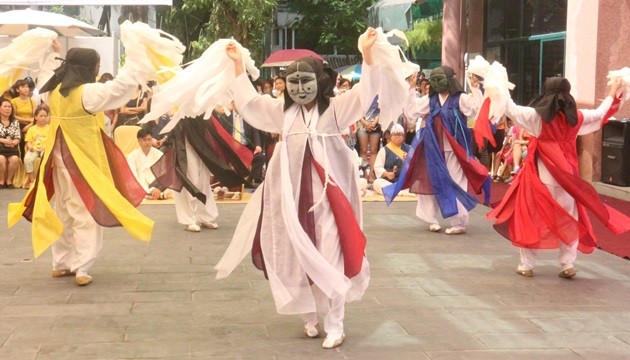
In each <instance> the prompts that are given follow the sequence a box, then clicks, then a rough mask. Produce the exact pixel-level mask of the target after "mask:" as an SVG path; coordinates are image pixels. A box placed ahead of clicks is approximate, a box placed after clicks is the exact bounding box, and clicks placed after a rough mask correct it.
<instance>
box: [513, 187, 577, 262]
mask: <svg viewBox="0 0 630 360" xmlns="http://www.w3.org/2000/svg"><path fill="white" fill-rule="evenodd" d="M545 186H547V188H548V189H549V191H550V192H551V196H552V197H553V198H554V199H556V201H557V202H558V204H560V206H562V207H563V208H564V209H565V210H566V211H567V212H569V214H571V216H573V217H574V218H576V219H577V206H576V204H575V199H573V197H571V195H569V194H568V193H567V192H566V191H564V189H562V187H560V186H558V185H548V184H545ZM577 247H578V240H577V239H576V240H575V241H574V242H572V243H571V244H570V245H567V244H565V243H563V242H562V241H560V243H559V244H558V248H559V251H560V253H559V254H558V262H559V263H560V271H564V270H566V269H570V268H572V267H573V263H574V262H575V259H576V258H577ZM519 253H520V255H521V264H520V265H519V269H520V270H529V269H533V268H534V266H536V254H537V250H536V249H526V248H519Z"/></svg>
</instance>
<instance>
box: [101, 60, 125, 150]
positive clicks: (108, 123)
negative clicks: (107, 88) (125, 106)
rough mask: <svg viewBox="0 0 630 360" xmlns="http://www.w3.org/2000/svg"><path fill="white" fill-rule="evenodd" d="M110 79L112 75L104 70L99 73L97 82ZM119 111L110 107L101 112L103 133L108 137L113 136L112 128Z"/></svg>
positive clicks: (112, 77)
mask: <svg viewBox="0 0 630 360" xmlns="http://www.w3.org/2000/svg"><path fill="white" fill-rule="evenodd" d="M111 80H114V75H112V74H110V73H107V72H106V73H103V75H101V77H100V78H99V79H98V82H99V83H101V84H104V83H106V82H108V81H111ZM119 112H120V109H110V110H105V111H104V112H103V113H104V114H105V133H106V134H107V136H109V137H110V138H113V137H114V128H115V127H116V124H117V123H118V113H119Z"/></svg>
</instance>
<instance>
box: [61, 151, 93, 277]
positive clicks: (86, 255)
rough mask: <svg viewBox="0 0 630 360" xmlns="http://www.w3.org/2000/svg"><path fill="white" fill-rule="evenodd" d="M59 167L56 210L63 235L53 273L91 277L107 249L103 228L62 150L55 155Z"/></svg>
mask: <svg viewBox="0 0 630 360" xmlns="http://www.w3.org/2000/svg"><path fill="white" fill-rule="evenodd" d="M52 156H53V159H54V162H55V165H54V167H53V181H54V187H55V195H54V196H53V199H52V201H53V206H54V208H55V212H56V213H57V215H58V216H59V218H60V219H61V221H62V222H63V233H62V234H61V237H60V238H59V240H57V241H56V242H55V243H53V245H52V257H53V259H52V265H53V269H59V270H68V269H69V270H71V271H76V272H79V273H83V272H85V273H87V272H88V270H89V269H90V268H91V267H92V265H94V261H95V260H96V257H97V256H98V254H99V252H100V251H101V248H102V247H103V228H102V227H101V226H100V225H98V224H97V223H96V221H94V218H93V217H92V215H91V214H90V213H89V212H88V210H87V209H86V207H85V204H84V203H83V200H81V197H80V196H79V193H78V192H77V189H76V188H75V186H74V184H73V182H72V179H71V178H70V174H69V173H68V170H67V169H66V168H65V166H64V165H63V161H62V159H61V151H60V149H59V148H58V146H56V147H55V149H54V150H53V153H52Z"/></svg>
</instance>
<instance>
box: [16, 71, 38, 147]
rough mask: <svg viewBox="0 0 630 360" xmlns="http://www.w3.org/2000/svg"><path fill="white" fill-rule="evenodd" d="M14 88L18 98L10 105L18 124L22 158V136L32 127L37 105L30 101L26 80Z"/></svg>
mask: <svg viewBox="0 0 630 360" xmlns="http://www.w3.org/2000/svg"><path fill="white" fill-rule="evenodd" d="M15 88H16V90H17V95H18V96H17V97H15V98H13V99H12V100H11V104H13V108H14V109H15V119H16V120H17V121H18V122H19V123H20V131H21V134H22V137H21V140H20V154H21V156H22V157H24V134H25V133H26V132H27V131H28V129H29V128H30V127H31V126H32V125H33V118H34V113H35V108H36V107H37V105H36V104H35V101H34V100H33V99H31V88H30V87H29V81H28V80H25V79H22V80H18V81H17V82H16V84H15Z"/></svg>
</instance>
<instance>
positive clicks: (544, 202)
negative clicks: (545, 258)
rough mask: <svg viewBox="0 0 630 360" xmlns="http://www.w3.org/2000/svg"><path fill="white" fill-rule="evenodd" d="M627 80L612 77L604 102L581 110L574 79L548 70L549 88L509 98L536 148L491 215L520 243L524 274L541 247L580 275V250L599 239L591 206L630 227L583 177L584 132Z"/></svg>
mask: <svg viewBox="0 0 630 360" xmlns="http://www.w3.org/2000/svg"><path fill="white" fill-rule="evenodd" d="M619 86H620V82H619V81H617V82H614V83H613V84H612V85H611V87H610V91H609V96H608V97H607V98H606V99H605V100H604V101H603V102H602V103H601V105H600V106H599V107H598V108H597V109H596V110H578V109H577V106H576V104H575V100H574V99H573V96H571V94H570V91H571V84H570V83H569V81H568V80H567V79H565V78H562V77H551V78H548V79H547V80H546V81H545V83H544V86H543V93H542V94H541V95H539V96H538V97H537V98H535V99H534V100H532V102H531V103H530V104H529V106H518V105H515V104H514V102H513V101H512V100H511V99H510V100H509V101H508V107H507V111H506V114H507V116H509V117H510V118H511V119H512V120H514V122H515V123H516V124H518V125H519V126H520V127H521V128H522V129H523V130H525V131H527V132H529V133H530V134H532V137H531V139H530V144H529V148H528V152H529V153H530V154H529V155H528V156H527V157H526V158H525V159H524V162H525V163H524V166H522V168H521V170H520V171H519V173H518V174H517V176H516V177H515V179H514V181H513V182H512V186H511V187H510V190H509V191H508V192H507V193H506V194H505V196H504V198H503V200H501V203H500V204H499V205H497V206H496V207H495V208H494V209H493V210H492V211H491V212H490V213H488V216H487V217H488V219H496V220H497V221H496V222H495V227H496V228H497V230H499V232H500V233H501V234H502V235H504V236H506V237H507V238H508V239H509V240H510V241H511V242H512V244H514V246H517V247H518V248H519V252H520V257H521V262H520V264H519V265H518V267H517V268H516V272H517V273H518V274H520V275H522V276H526V277H531V276H533V275H534V271H533V269H534V266H535V265H536V251H537V249H554V248H559V250H560V255H559V262H560V272H559V273H558V276H560V277H561V278H567V279H568V278H572V277H573V276H575V274H576V273H575V269H574V267H573V263H574V262H575V259H576V257H577V250H580V251H582V252H584V253H590V252H592V251H593V250H594V249H595V247H596V246H597V242H596V239H595V235H594V234H593V228H592V227H591V224H590V221H589V217H588V214H587V210H589V211H590V212H591V213H593V214H594V215H595V216H596V217H597V218H598V219H599V220H600V221H601V222H602V223H604V225H606V227H608V229H609V230H611V231H612V232H614V233H615V234H619V233H622V232H624V231H628V230H630V218H628V217H627V216H625V215H624V214H622V213H620V212H618V211H616V210H615V209H613V208H611V207H609V206H607V205H605V204H604V203H603V202H602V201H601V199H600V198H599V195H598V194H597V192H596V191H595V189H594V188H593V186H592V185H591V184H590V183H588V182H586V181H584V180H582V178H580V176H579V171H578V157H577V145H576V139H577V136H578V135H584V134H588V133H591V132H594V131H597V130H598V129H600V127H601V124H602V119H604V116H605V115H606V114H607V112H608V111H609V109H610V107H611V104H612V102H613V97H614V96H615V94H616V93H617V89H619ZM505 225H507V229H506V226H505Z"/></svg>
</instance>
